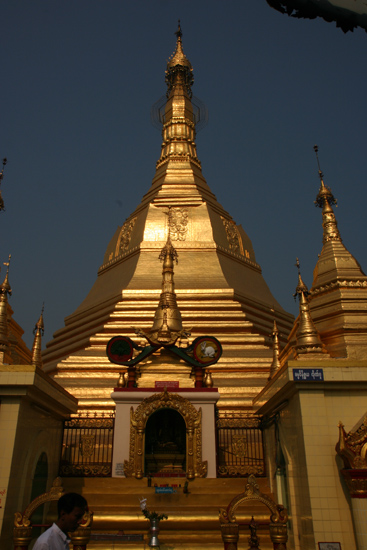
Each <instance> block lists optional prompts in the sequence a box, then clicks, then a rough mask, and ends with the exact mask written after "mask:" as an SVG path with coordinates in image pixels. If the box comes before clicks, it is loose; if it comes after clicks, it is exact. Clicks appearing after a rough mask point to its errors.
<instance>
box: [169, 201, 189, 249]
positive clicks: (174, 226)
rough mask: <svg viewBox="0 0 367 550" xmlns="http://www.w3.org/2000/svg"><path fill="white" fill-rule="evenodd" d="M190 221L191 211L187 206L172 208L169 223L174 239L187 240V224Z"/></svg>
mask: <svg viewBox="0 0 367 550" xmlns="http://www.w3.org/2000/svg"><path fill="white" fill-rule="evenodd" d="M188 222H189V211H188V209H187V208H174V207H172V208H170V209H169V215H168V225H169V230H170V237H171V240H172V241H184V240H186V233H187V225H188Z"/></svg>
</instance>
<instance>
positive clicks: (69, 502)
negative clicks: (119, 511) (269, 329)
mask: <svg viewBox="0 0 367 550" xmlns="http://www.w3.org/2000/svg"><path fill="white" fill-rule="evenodd" d="M86 509H87V501H86V500H85V498H84V497H82V495H79V494H78V493H66V494H65V495H63V496H62V497H61V498H59V501H58V503H57V511H58V516H59V517H58V520H57V521H56V522H55V523H54V524H53V525H52V526H51V527H50V528H49V529H47V531H45V532H44V533H43V534H42V535H41V536H40V537H39V538H38V539H37V541H36V544H35V545H34V546H33V550H69V542H70V539H69V537H68V533H72V532H73V531H75V530H76V529H77V528H78V527H79V525H80V523H81V522H82V519H83V516H84V513H85V511H86Z"/></svg>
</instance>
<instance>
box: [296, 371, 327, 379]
mask: <svg viewBox="0 0 367 550" xmlns="http://www.w3.org/2000/svg"><path fill="white" fill-rule="evenodd" d="M293 380H295V381H296V382H323V381H324V371H323V370H322V369H293Z"/></svg>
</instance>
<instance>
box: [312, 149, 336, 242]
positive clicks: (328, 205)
mask: <svg viewBox="0 0 367 550" xmlns="http://www.w3.org/2000/svg"><path fill="white" fill-rule="evenodd" d="M314 151H315V154H316V159H317V165H318V172H319V177H320V182H321V183H320V189H319V192H318V195H317V197H316V200H315V201H314V202H315V205H316V206H318V207H319V208H322V227H323V233H324V235H323V242H324V243H326V242H327V241H340V242H341V237H340V233H339V230H338V224H337V222H336V218H335V214H334V211H333V209H332V206H333V205H335V206H337V200H336V198H335V197H334V195H333V194H332V192H331V189H330V188H329V187H327V185H325V183H324V179H323V178H324V174H323V173H322V171H321V169H320V162H319V156H318V151H319V148H318V146H317V145H314Z"/></svg>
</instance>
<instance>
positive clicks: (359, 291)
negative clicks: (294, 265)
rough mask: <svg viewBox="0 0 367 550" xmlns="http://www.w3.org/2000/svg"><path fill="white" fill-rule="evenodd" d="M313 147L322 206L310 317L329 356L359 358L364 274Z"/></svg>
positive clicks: (366, 319) (364, 320) (365, 322)
mask: <svg viewBox="0 0 367 550" xmlns="http://www.w3.org/2000/svg"><path fill="white" fill-rule="evenodd" d="M314 150H315V153H316V158H317V163H318V173H319V177H320V181H321V184H320V189H319V192H318V195H317V197H316V200H315V204H316V206H318V207H319V208H322V227H323V248H322V251H321V254H320V256H319V259H318V262H317V264H316V267H315V269H314V277H313V283H312V288H311V293H310V299H309V303H310V309H311V314H312V319H313V321H314V323H315V326H316V328H317V330H318V331H319V333H320V335H321V338H322V341H323V343H324V344H325V345H326V348H327V350H328V352H329V353H330V354H331V356H333V357H355V358H358V357H360V354H361V352H362V348H364V349H365V348H366V345H367V313H366V312H367V277H366V276H365V274H364V273H363V271H362V269H361V267H360V265H359V263H358V262H357V260H356V259H355V258H354V257H353V256H352V254H351V253H350V252H349V251H348V250H347V249H346V248H345V246H344V245H343V243H342V239H341V236H340V233H339V229H338V225H337V222H336V218H335V214H334V212H333V209H332V206H333V205H336V202H337V201H336V199H335V197H334V195H333V193H332V192H331V189H330V188H329V187H327V186H326V185H325V183H324V176H323V173H322V171H321V169H320V163H319V159H318V147H317V145H315V147H314Z"/></svg>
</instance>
